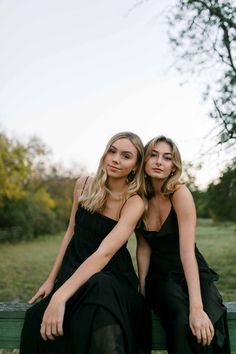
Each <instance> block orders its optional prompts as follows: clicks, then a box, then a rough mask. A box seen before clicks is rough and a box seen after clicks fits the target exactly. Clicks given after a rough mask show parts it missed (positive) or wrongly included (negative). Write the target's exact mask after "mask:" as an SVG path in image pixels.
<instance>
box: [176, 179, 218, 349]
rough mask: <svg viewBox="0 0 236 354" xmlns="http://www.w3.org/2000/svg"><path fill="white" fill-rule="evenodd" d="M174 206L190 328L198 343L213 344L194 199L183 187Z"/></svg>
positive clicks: (177, 191)
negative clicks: (197, 252) (202, 281)
mask: <svg viewBox="0 0 236 354" xmlns="http://www.w3.org/2000/svg"><path fill="white" fill-rule="evenodd" d="M172 201H173V206H174V209H175V211H176V214H177V218H178V226H179V247H180V258H181V262H182V265H183V269H184V274H185V278H186V282H187V286H188V294H189V324H190V327H191V330H192V332H193V334H194V335H195V336H196V337H197V340H198V342H199V343H200V342H201V343H202V344H203V345H206V344H208V345H209V344H210V342H211V340H212V338H213V335H214V328H213V326H212V323H211V321H210V319H209V317H208V316H207V314H206V313H205V312H204V310H203V303H202V296H201V288H200V280H199V270H198V264H197V260H196V256H195V229H196V210H195V205H194V201H193V197H192V195H191V193H190V191H189V190H188V188H187V187H186V186H184V185H181V186H180V187H179V188H178V189H177V190H176V192H175V193H174V195H173V198H172Z"/></svg>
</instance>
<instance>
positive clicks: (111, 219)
mask: <svg viewBox="0 0 236 354" xmlns="http://www.w3.org/2000/svg"><path fill="white" fill-rule="evenodd" d="M79 206H80V207H81V208H83V209H84V210H86V211H87V212H88V213H90V212H89V210H87V209H86V208H85V207H84V206H83V205H82V204H79ZM93 214H96V215H98V216H101V217H103V218H105V219H108V220H110V221H113V222H116V223H117V222H118V221H119V220H116V219H113V218H111V217H110V216H107V215H105V214H101V213H99V212H98V211H96V212H95V213H93Z"/></svg>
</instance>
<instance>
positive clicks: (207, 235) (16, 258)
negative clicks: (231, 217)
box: [0, 219, 236, 302]
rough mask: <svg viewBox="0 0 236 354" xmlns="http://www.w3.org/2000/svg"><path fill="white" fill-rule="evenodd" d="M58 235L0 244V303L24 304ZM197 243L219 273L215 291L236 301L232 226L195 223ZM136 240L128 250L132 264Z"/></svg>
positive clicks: (44, 272)
mask: <svg viewBox="0 0 236 354" xmlns="http://www.w3.org/2000/svg"><path fill="white" fill-rule="evenodd" d="M62 236H63V235H62V234H58V235H55V236H44V237H40V238H39V239H36V240H33V241H29V242H21V243H18V244H1V245H0V254H1V262H0V274H1V277H0V301H9V302H10V301H15V302H18V301H27V300H28V299H29V298H30V297H31V296H32V294H33V293H34V291H35V290H36V289H37V287H38V286H39V285H40V284H41V283H42V282H43V280H44V279H45V278H46V277H47V274H48V272H49V270H50V267H51V265H52V263H53V260H54V258H55V255H56V253H57V250H58V247H59V244H60V240H61V238H62ZM196 239H197V244H198V247H199V249H200V251H201V252H202V253H203V254H204V256H205V258H206V259H207V261H208V263H209V265H210V266H211V267H212V268H213V269H214V270H215V271H216V272H218V273H219V274H220V280H219V281H218V288H219V290H220V291H221V293H222V295H223V297H224V300H225V301H236V230H235V226H234V225H232V224H218V225H214V224H213V223H212V222H211V221H210V220H203V219H202V220H199V222H198V226H197V237H196ZM135 246H136V240H135V237H134V236H132V237H131V239H130V241H129V245H128V247H129V249H130V252H131V254H132V257H133V260H134V264H135V266H136V262H135Z"/></svg>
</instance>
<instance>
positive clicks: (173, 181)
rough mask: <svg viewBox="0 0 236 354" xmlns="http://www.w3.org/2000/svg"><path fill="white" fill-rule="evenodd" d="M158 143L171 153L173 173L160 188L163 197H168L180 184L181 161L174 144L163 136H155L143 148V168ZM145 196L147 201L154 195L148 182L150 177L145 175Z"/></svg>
mask: <svg viewBox="0 0 236 354" xmlns="http://www.w3.org/2000/svg"><path fill="white" fill-rule="evenodd" d="M159 142H164V143H166V144H168V145H169V146H170V147H171V153H172V162H173V165H174V172H172V173H171V174H170V175H169V177H168V178H167V179H166V181H165V182H164V184H163V186H162V193H163V194H164V195H165V196H169V195H171V194H172V193H174V191H175V190H176V187H177V186H178V185H179V184H181V182H180V177H181V174H182V159H181V155H180V152H179V149H178V147H177V145H176V144H175V142H174V141H173V140H172V139H170V138H167V137H166V136H164V135H160V136H157V137H155V138H153V139H151V140H150V141H149V142H148V143H147V144H146V145H145V147H144V167H145V163H146V161H147V160H148V159H149V158H150V156H151V153H152V150H153V149H154V147H155V145H156V144H157V143H159ZM145 195H146V197H147V199H151V198H152V196H153V195H154V191H153V187H152V183H151V180H150V177H149V176H147V175H145Z"/></svg>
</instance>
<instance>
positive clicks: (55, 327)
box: [40, 322, 63, 340]
mask: <svg viewBox="0 0 236 354" xmlns="http://www.w3.org/2000/svg"><path fill="white" fill-rule="evenodd" d="M40 334H41V336H42V338H43V339H44V340H47V339H50V340H54V339H55V337H57V336H63V328H62V323H49V324H45V323H44V322H42V323H41V328H40Z"/></svg>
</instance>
